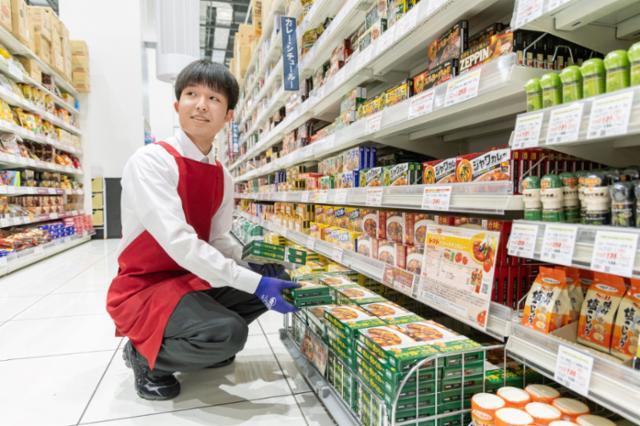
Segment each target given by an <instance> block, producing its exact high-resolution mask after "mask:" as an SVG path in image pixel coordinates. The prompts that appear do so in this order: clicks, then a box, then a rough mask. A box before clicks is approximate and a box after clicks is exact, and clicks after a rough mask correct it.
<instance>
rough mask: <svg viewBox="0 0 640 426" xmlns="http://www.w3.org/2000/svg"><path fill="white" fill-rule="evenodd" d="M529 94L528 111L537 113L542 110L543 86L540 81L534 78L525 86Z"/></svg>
mask: <svg viewBox="0 0 640 426" xmlns="http://www.w3.org/2000/svg"><path fill="white" fill-rule="evenodd" d="M524 90H525V92H526V93H527V111H537V110H539V109H542V86H541V85H540V79H538V78H532V79H531V80H529V81H527V83H526V84H525V85H524Z"/></svg>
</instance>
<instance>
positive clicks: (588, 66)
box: [580, 58, 604, 77]
mask: <svg viewBox="0 0 640 426" xmlns="http://www.w3.org/2000/svg"><path fill="white" fill-rule="evenodd" d="M580 73H582V77H586V76H588V75H594V74H604V61H603V60H602V59H600V58H592V59H588V60H586V61H584V63H583V64H582V66H581V67H580Z"/></svg>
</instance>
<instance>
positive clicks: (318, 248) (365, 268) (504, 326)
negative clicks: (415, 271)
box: [236, 211, 512, 340]
mask: <svg viewBox="0 0 640 426" xmlns="http://www.w3.org/2000/svg"><path fill="white" fill-rule="evenodd" d="M236 214H237V215H238V216H240V217H243V218H245V219H246V220H248V221H251V222H253V223H257V224H259V225H260V226H262V227H263V228H265V229H268V230H270V231H272V232H276V233H278V234H281V235H282V236H284V237H285V238H287V239H289V240H291V241H293V242H295V243H296V244H299V245H301V246H304V247H307V248H308V249H310V250H313V251H315V252H318V253H320V254H321V255H323V256H326V257H328V258H330V259H332V260H334V261H335V262H337V263H340V264H342V265H345V266H347V267H348V268H351V269H353V270H354V271H357V272H359V273H361V274H363V275H366V276H367V277H369V278H371V279H374V280H376V281H378V282H381V283H384V272H385V269H386V268H388V267H389V266H388V265H387V264H386V263H384V262H381V261H379V260H377V259H372V258H370V257H367V256H364V255H362V254H359V253H356V252H354V251H352V250H342V249H339V248H338V247H336V246H334V245H333V244H330V243H328V242H326V241H322V240H318V239H316V238H313V237H310V236H308V235H305V234H303V233H301V232H296V231H291V230H288V229H285V228H283V227H282V226H280V225H278V224H275V223H273V222H270V221H265V220H262V219H259V218H256V217H255V216H251V215H249V214H247V213H245V212H242V211H237V212H236ZM418 280H419V276H417V275H414V279H413V283H414V290H413V292H412V294H407V296H410V297H412V298H414V299H416V300H418V301H419V302H421V303H424V304H425V305H427V306H430V307H432V308H433V309H436V310H438V311H440V312H442V313H444V314H446V315H448V316H450V317H451V318H454V319H456V320H458V321H460V322H463V323H467V321H466V320H465V319H464V318H462V317H460V316H457V315H455V314H453V313H452V312H449V311H447V310H446V307H445V306H442V305H436V304H433V303H430V302H428V301H424V300H421V299H418V298H416V295H417V287H416V285H417V283H418ZM384 284H385V285H388V284H386V283H384ZM397 290H399V291H400V289H399V288H398V289H397ZM511 316H512V310H511V309H509V308H507V307H505V306H502V305H499V304H496V303H492V304H491V308H490V310H489V320H488V323H487V330H486V331H485V330H481V331H483V332H485V333H487V334H488V335H490V336H492V337H495V338H496V339H499V340H504V339H505V338H506V337H507V336H508V335H509V333H510V330H511ZM469 325H471V326H473V324H469Z"/></svg>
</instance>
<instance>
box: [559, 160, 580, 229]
mask: <svg viewBox="0 0 640 426" xmlns="http://www.w3.org/2000/svg"><path fill="white" fill-rule="evenodd" d="M560 180H562V192H563V194H562V195H563V201H562V203H563V207H564V220H565V221H566V222H569V223H578V222H580V201H579V200H578V178H577V177H576V175H575V174H573V173H570V172H564V173H560Z"/></svg>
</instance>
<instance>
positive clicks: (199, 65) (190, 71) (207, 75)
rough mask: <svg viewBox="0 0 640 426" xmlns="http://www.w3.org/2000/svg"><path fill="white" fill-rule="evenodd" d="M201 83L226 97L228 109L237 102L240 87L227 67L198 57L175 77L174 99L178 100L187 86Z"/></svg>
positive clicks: (233, 106) (232, 107)
mask: <svg viewBox="0 0 640 426" xmlns="http://www.w3.org/2000/svg"><path fill="white" fill-rule="evenodd" d="M196 84H202V85H205V86H208V87H209V88H211V89H213V90H216V91H218V92H220V93H222V94H224V95H225V96H226V97H227V105H228V109H234V108H235V107H236V104H237V103H238V96H239V93H240V88H239V87H238V82H237V81H236V78H235V77H234V76H233V74H231V71H229V69H228V68H227V67H225V66H224V65H222V64H219V63H217V62H212V61H210V60H208V59H199V60H197V61H193V62H191V63H190V64H189V65H187V66H186V67H185V68H184V69H183V70H182V71H180V74H178V78H177V79H176V84H175V91H176V100H180V95H181V94H182V91H183V90H184V88H185V87H187V86H192V85H196Z"/></svg>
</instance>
